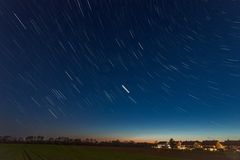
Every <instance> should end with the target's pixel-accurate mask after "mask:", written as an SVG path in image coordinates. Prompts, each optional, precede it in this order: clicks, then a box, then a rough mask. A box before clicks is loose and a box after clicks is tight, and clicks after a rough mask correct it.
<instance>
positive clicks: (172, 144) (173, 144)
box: [169, 138, 176, 149]
mask: <svg viewBox="0 0 240 160" xmlns="http://www.w3.org/2000/svg"><path fill="white" fill-rule="evenodd" d="M169 145H170V147H171V149H173V148H175V147H176V143H175V141H174V139H172V138H171V139H170V140H169Z"/></svg>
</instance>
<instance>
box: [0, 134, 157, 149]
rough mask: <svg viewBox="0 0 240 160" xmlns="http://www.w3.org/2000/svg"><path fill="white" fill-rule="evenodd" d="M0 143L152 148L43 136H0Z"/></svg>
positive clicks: (121, 142) (127, 143) (139, 144)
mask: <svg viewBox="0 0 240 160" xmlns="http://www.w3.org/2000/svg"><path fill="white" fill-rule="evenodd" d="M0 143H14V144H15V143H19V144H61V145H86V146H109V147H110V146H114V147H118V146H119V147H152V145H153V144H152V143H146V142H141V143H140V142H134V141H120V140H113V141H97V140H96V139H92V138H86V139H80V138H76V139H73V138H69V137H57V138H45V137H43V136H27V137H25V138H23V137H19V138H16V137H11V136H0Z"/></svg>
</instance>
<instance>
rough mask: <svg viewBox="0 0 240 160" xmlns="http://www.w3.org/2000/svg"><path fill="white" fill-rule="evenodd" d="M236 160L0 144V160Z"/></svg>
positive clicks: (142, 151) (221, 156) (143, 151)
mask: <svg viewBox="0 0 240 160" xmlns="http://www.w3.org/2000/svg"><path fill="white" fill-rule="evenodd" d="M188 159H189V160H208V159H209V160H235V159H236V160H239V159H240V158H239V155H238V154H226V153H203V152H202V153H198V152H197V153H193V152H176V151H158V150H152V149H143V148H120V147H86V146H64V145H37V144H34V145H31V144H0V160H188Z"/></svg>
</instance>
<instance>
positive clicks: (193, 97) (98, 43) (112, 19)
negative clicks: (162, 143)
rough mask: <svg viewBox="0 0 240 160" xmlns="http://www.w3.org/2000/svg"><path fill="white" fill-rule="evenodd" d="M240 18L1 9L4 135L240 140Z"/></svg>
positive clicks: (139, 10) (207, 6)
mask: <svg viewBox="0 0 240 160" xmlns="http://www.w3.org/2000/svg"><path fill="white" fill-rule="evenodd" d="M239 10H240V1H238V0H219V1H217V0H211V1H208V0H191V1H190V0H189V1H185V0H171V1H169V0H147V1H144V0H132V1H128V0H124V1H122V0H121V1H120V0H101V1H99V0H64V1H61V0H60V1H59V0H51V1H49V0H43V1H37V0H13V1H9V0H2V1H1V2H0V135H5V134H8V135H16V136H19V135H21V136H26V135H45V136H56V135H67V136H75V137H77V136H82V137H84V136H88V137H101V138H103V137H105V138H124V139H127V138H131V139H147V140H149V139H151V140H152V139H168V138H170V137H174V138H176V139H187V138H191V139H212V138H219V139H227V138H233V139H239V138H240V137H239V134H240V129H239V127H238V126H239V124H240V107H239V106H240V83H239V82H240V53H239V52H240V11H239Z"/></svg>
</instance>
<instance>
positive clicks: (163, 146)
mask: <svg viewBox="0 0 240 160" xmlns="http://www.w3.org/2000/svg"><path fill="white" fill-rule="evenodd" d="M154 148H159V149H171V147H170V145H169V143H168V142H167V141H160V142H158V143H157V144H156V145H155V147H154Z"/></svg>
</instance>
